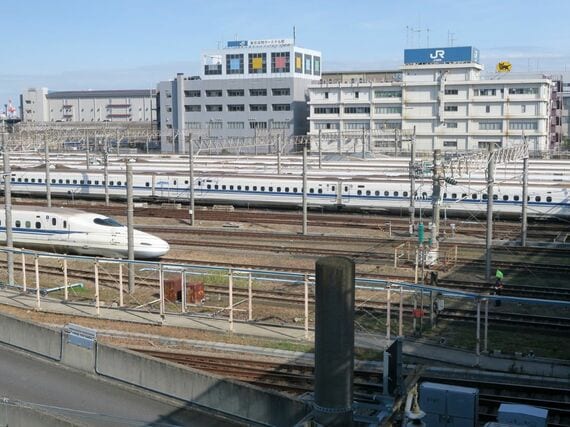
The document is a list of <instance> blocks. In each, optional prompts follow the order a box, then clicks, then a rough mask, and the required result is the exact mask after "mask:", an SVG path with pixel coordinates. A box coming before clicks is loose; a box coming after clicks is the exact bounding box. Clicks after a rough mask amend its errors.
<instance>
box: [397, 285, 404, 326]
mask: <svg viewBox="0 0 570 427" xmlns="http://www.w3.org/2000/svg"><path fill="white" fill-rule="evenodd" d="M398 336H399V337H403V336H404V287H403V286H400V310H399V313H398Z"/></svg>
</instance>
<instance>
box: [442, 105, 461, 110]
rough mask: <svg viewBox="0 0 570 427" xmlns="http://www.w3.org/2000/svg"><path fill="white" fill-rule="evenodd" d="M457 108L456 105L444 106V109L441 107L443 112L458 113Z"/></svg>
mask: <svg viewBox="0 0 570 427" xmlns="http://www.w3.org/2000/svg"><path fill="white" fill-rule="evenodd" d="M458 110H459V108H458V107H457V105H446V106H445V107H443V111H458Z"/></svg>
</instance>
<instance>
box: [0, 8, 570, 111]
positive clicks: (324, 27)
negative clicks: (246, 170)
mask: <svg viewBox="0 0 570 427" xmlns="http://www.w3.org/2000/svg"><path fill="white" fill-rule="evenodd" d="M569 16H570V1H568V0H550V1H549V2H540V1H537V0H518V1H517V0H477V1H476V0H431V1H430V0H406V1H394V0H391V1H385V0H352V1H350V2H347V1H335V0H328V1H325V0H282V1H274V0H247V1H244V0H242V1H238V0H160V1H157V0H97V1H93V0H89V1H87V0H51V1H45V0H26V1H20V2H16V1H11V2H8V1H3V2H2V7H1V8H0V28H2V34H3V39H4V42H3V44H2V46H3V48H2V60H1V62H0V63H1V64H2V67H1V68H0V105H3V104H4V103H6V102H7V99H8V98H12V99H13V100H14V101H15V103H18V98H17V97H18V94H20V93H21V92H22V91H23V90H24V89H26V88H28V87H40V86H45V87H48V88H49V89H50V90H81V89H139V88H141V89H142V88H152V87H155V86H156V83H157V82H158V81H161V80H168V79H171V78H173V77H174V76H175V74H176V73H177V72H184V73H185V74H198V73H199V68H198V64H199V60H200V53H201V52H202V51H203V50H205V49H212V48H216V47H217V46H218V43H223V42H224V41H226V40H233V39H235V38H236V37H237V38H238V39H266V38H283V37H291V36H292V32H293V26H295V27H296V35H297V44H298V45H299V46H303V47H307V48H311V49H316V50H320V51H322V58H323V60H322V63H323V70H324V71H327V70H328V71H331V70H341V69H342V70H348V69H383V68H397V67H398V66H399V65H401V63H402V61H403V50H404V49H405V48H406V47H426V46H427V43H428V40H427V34H428V32H427V31H426V29H427V28H429V45H430V46H431V47H434V46H447V45H448V40H449V34H450V33H452V34H453V38H454V45H455V46H465V45H473V46H475V47H478V48H479V49H480V50H481V60H482V62H483V63H484V64H485V65H486V68H487V69H488V70H489V69H492V68H493V67H494V64H496V62H498V61H499V60H509V61H511V62H512V63H513V66H514V71H522V72H526V71H529V70H530V71H537V70H539V71H541V72H548V73H556V74H561V73H563V72H565V71H566V73H565V74H566V75H567V76H568V75H569V74H570V26H568V25H567V22H566V21H567V19H568V17H569ZM406 27H408V28H409V29H408V30H406ZM411 28H413V29H421V30H422V31H421V32H412V31H411V30H410V29H411Z"/></svg>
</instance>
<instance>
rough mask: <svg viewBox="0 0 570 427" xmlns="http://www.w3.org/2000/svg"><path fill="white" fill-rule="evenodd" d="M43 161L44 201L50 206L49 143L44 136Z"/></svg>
mask: <svg viewBox="0 0 570 427" xmlns="http://www.w3.org/2000/svg"><path fill="white" fill-rule="evenodd" d="M44 162H45V167H46V201H47V207H48V208H51V178H50V175H49V173H50V170H49V168H50V161H49V144H48V139H47V137H46V136H44Z"/></svg>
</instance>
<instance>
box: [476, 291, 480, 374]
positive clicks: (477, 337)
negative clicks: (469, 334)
mask: <svg viewBox="0 0 570 427" xmlns="http://www.w3.org/2000/svg"><path fill="white" fill-rule="evenodd" d="M475 345H476V347H475V354H476V355H477V365H479V356H480V355H481V300H480V299H477V333H476V338H475Z"/></svg>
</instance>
